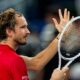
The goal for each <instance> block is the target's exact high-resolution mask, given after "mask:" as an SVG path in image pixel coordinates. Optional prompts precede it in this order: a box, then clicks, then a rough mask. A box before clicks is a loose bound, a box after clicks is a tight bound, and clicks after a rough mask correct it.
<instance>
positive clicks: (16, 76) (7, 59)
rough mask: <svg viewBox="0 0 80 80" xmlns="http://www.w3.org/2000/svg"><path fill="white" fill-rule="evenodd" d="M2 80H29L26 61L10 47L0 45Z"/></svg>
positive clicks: (0, 76) (0, 72)
mask: <svg viewBox="0 0 80 80" xmlns="http://www.w3.org/2000/svg"><path fill="white" fill-rule="evenodd" d="M0 80H29V78H28V74H27V68H26V65H25V63H24V60H23V59H22V58H21V57H20V56H19V55H17V54H16V52H15V51H14V50H13V49H12V48H10V47H9V46H8V45H2V44H0Z"/></svg>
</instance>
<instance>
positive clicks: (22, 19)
mask: <svg viewBox="0 0 80 80" xmlns="http://www.w3.org/2000/svg"><path fill="white" fill-rule="evenodd" d="M15 19H16V25H28V23H27V21H26V19H25V17H24V16H20V15H17V14H16V16H15Z"/></svg>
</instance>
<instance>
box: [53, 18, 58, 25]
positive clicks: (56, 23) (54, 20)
mask: <svg viewBox="0 0 80 80" xmlns="http://www.w3.org/2000/svg"><path fill="white" fill-rule="evenodd" d="M52 20H53V22H54V24H55V26H58V22H57V20H56V19H55V18H52Z"/></svg>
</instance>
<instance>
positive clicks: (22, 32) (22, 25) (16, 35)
mask: <svg viewBox="0 0 80 80" xmlns="http://www.w3.org/2000/svg"><path fill="white" fill-rule="evenodd" d="M27 26H28V24H27V22H26V20H25V18H24V16H18V15H16V25H15V29H14V32H13V40H14V41H15V42H16V43H17V44H19V45H22V44H26V42H27V38H28V36H29V34H30V31H29V30H28V28H27Z"/></svg>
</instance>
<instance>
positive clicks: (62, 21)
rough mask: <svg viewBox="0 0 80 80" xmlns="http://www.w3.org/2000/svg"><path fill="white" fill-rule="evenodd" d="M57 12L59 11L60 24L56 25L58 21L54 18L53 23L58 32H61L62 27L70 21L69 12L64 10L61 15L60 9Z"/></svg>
mask: <svg viewBox="0 0 80 80" xmlns="http://www.w3.org/2000/svg"><path fill="white" fill-rule="evenodd" d="M58 11H59V18H60V22H59V23H58V21H57V20H56V19H55V18H53V22H54V24H55V27H56V29H57V30H58V32H61V31H62V30H63V28H64V26H65V25H66V23H67V22H68V21H69V20H70V11H68V10H67V9H65V10H64V14H63V15H62V12H61V9H59V10H58Z"/></svg>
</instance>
